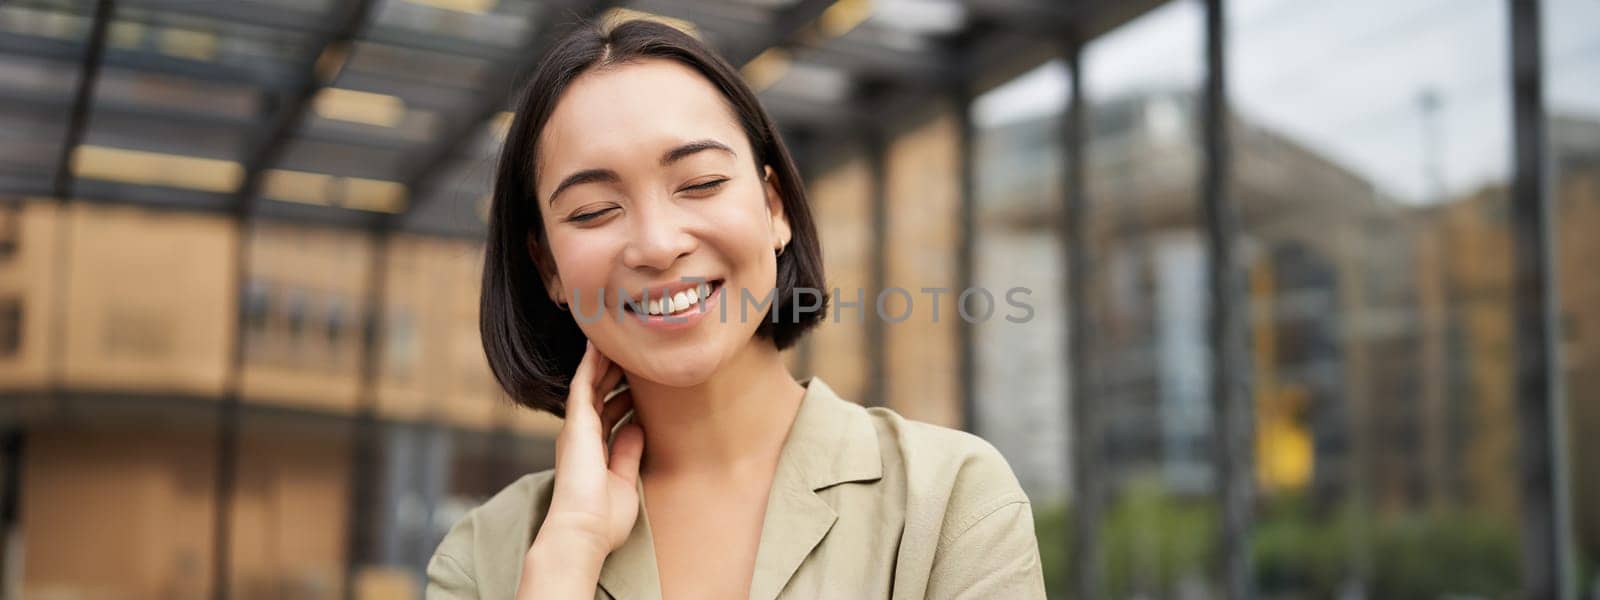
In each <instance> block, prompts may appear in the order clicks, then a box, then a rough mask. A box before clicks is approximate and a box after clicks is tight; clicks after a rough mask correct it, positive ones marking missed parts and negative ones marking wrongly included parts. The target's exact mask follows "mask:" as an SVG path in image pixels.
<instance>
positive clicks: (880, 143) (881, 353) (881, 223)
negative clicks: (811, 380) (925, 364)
mask: <svg viewBox="0 0 1600 600" xmlns="http://www.w3.org/2000/svg"><path fill="white" fill-rule="evenodd" d="M884 136H885V133H884V131H883V130H882V129H881V128H879V127H877V126H869V127H868V128H867V132H866V134H865V136H864V137H865V139H864V140H863V141H864V142H865V145H866V153H867V171H868V177H870V178H871V179H872V185H871V190H872V191H871V194H872V197H871V198H870V199H869V200H870V202H871V203H872V215H871V216H872V239H871V240H869V241H868V248H869V250H868V251H869V252H871V253H872V255H871V257H869V259H868V261H869V263H870V265H871V267H870V268H871V272H870V273H869V274H868V277H870V278H871V279H870V281H868V283H867V293H866V294H865V295H864V297H863V298H862V306H861V310H862V311H864V314H865V315H866V321H867V399H866V400H867V405H868V406H887V405H888V404H889V382H888V380H887V377H888V370H889V369H888V348H885V347H884V343H885V342H886V341H887V338H888V336H887V335H886V334H887V333H888V332H887V331H886V330H885V327H884V326H885V323H884V321H883V319H881V318H879V316H878V312H877V310H878V309H877V298H878V294H879V293H881V292H882V291H883V288H885V287H887V286H888V281H887V279H888V277H889V257H888V254H887V252H888V249H889V239H888V237H889V197H888V190H889V182H888V176H889V175H888V167H887V159H886V157H885V156H884V155H885V153H886V152H887V148H886V144H885V141H884ZM840 293H841V294H842V293H843V292H840Z"/></svg>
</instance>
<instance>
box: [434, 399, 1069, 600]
mask: <svg viewBox="0 0 1600 600" xmlns="http://www.w3.org/2000/svg"><path fill="white" fill-rule="evenodd" d="M802 383H803V384H804V385H805V386H806V393H805V396H804V399H803V400H802V401H801V404H800V411H799V414H798V416H797V417H796V419H795V422H794V425H793V426H792V429H791V430H790V431H789V434H788V437H787V438H786V439H785V440H784V444H783V449H782V450H781V452H780V454H779V458H778V470H777V472H776V473H775V474H774V478H773V482H772V491H771V492H770V494H769V495H768V499H767V509H766V516H765V520H764V521H763V524H762V529H761V542H760V546H759V549H758V550H757V552H756V566H755V575H754V578H753V580H752V581H751V582H750V597H751V598H754V599H759V600H769V599H773V598H829V599H833V598H895V599H907V600H909V599H912V598H917V599H921V598H1004V599H1008V600H1009V599H1029V598H1044V597H1045V591H1044V575H1043V571H1042V570H1041V568H1040V564H1039V546H1038V541H1037V540H1036V538H1035V537H1034V530H1033V513H1032V512H1031V510H1030V507H1029V504H1028V497H1027V495H1025V494H1024V493H1023V491H1022V487H1021V486H1020V485H1018V483H1017V478H1016V476H1015V475H1014V474H1013V473H1012V472H1011V468H1010V466H1009V465H1007V464H1006V461H1005V459H1004V458H1002V457H1001V456H1000V453H999V452H997V451H996V450H995V449H994V446H991V445H990V444H989V443H988V442H986V441H984V440H983V439H981V438H979V437H977V436H974V435H971V434H968V433H965V432H962V431H957V430H954V429H948V428H944V427H938V426H934V425H930V424H926V423H920V422H916V421H910V420H907V419H905V418H903V417H901V416H900V415H899V414H897V413H895V412H893V411H891V410H889V409H887V408H864V407H862V406H860V405H858V404H855V403H853V402H850V401H847V400H844V399H841V398H840V397H839V396H838V395H836V394H835V393H834V391H833V390H832V389H830V388H829V387H828V385H827V384H826V383H823V381H822V380H821V379H820V378H815V377H813V378H810V379H807V380H805V381H803V382H802ZM553 477H554V471H553V470H547V471H542V472H539V473H534V474H531V475H527V476H524V477H522V478H521V479H519V480H517V482H516V483H513V484H511V485H510V486H509V487H507V488H506V489H505V490H503V491H501V492H500V493H498V494H496V495H495V496H494V497H493V498H490V499H489V500H488V501H487V502H485V503H484V504H483V505H482V506H480V507H478V508H475V509H473V510H472V511H470V512H468V513H467V514H466V516H464V517H462V519H461V520H460V521H459V522H457V523H456V524H455V526H454V527H452V528H451V529H450V532H449V533H448V534H447V535H445V538H444V541H442V542H440V544H439V548H438V549H437V550H436V551H435V552H434V555H433V559H432V560H431V561H429V564H428V588H427V598H428V599H429V600H464V599H469V598H470V599H477V598H481V599H484V600H510V599H511V598H513V597H514V596H515V594H516V587H517V581H518V580H519V578H520V577H521V576H522V559H523V555H524V554H525V553H526V552H527V549H528V547H529V545H530V544H532V541H533V538H534V536H535V535H536V534H537V532H538V527H539V523H540V522H542V521H543V517H544V511H545V509H546V508H547V507H548V506H549V503H550V495H551V490H552V487H551V484H552V482H553ZM640 492H641V497H642V495H643V485H642V484H641V485H640ZM650 539H651V538H650V522H649V520H648V519H647V518H646V513H645V505H644V504H643V503H641V505H640V507H639V516H638V519H637V520H636V521H635V522H634V527H633V531H632V533H630V534H629V536H628V539H627V541H626V542H624V543H623V545H622V547H620V548H618V549H617V550H615V551H613V552H612V553H611V554H610V555H609V556H607V557H606V560H605V563H604V566H603V567H602V568H601V570H600V581H599V585H598V586H597V589H596V590H595V598H596V599H597V600H604V599H612V598H616V599H626V600H632V599H635V598H644V599H659V598H660V597H661V588H660V580H659V578H658V576H657V572H656V560H655V552H654V549H653V548H652V546H651V542H650Z"/></svg>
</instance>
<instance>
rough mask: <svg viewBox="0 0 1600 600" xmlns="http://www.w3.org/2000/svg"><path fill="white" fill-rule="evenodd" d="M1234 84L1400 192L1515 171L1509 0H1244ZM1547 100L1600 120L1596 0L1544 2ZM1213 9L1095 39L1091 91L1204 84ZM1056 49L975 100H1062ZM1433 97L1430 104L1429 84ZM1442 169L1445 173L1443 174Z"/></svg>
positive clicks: (1312, 141) (1472, 182) (1005, 113)
mask: <svg viewBox="0 0 1600 600" xmlns="http://www.w3.org/2000/svg"><path fill="white" fill-rule="evenodd" d="M1227 6H1228V9H1227V10H1228V11H1229V12H1228V14H1227V21H1226V27H1227V35H1228V36H1229V38H1228V46H1227V48H1226V52H1227V57H1228V65H1227V66H1228V69H1229V73H1228V82H1227V83H1228V89H1229V99H1230V101H1231V102H1232V103H1233V105H1232V108H1233V110H1235V111H1236V112H1237V113H1238V114H1239V115H1241V116H1242V118H1244V119H1246V120H1247V121H1249V122H1251V123H1253V124H1256V125H1260V126H1265V127H1268V128H1270V129H1272V130H1274V131H1276V132H1278V133H1279V134H1282V135H1286V136H1288V137H1289V138H1290V139H1293V140H1295V141H1296V142H1298V143H1300V144H1302V145H1305V146H1307V147H1309V148H1311V149H1312V150H1314V151H1316V152H1318V153H1320V154H1322V155H1324V156H1326V157H1328V158H1331V159H1332V160H1334V161H1336V162H1338V163H1340V164H1342V165H1344V166H1345V167H1346V168H1349V169H1351V170H1353V171H1355V172H1356V173H1358V174H1359V175H1361V176H1363V177H1365V178H1367V179H1368V180H1369V181H1372V182H1373V183H1374V184H1376V185H1377V186H1378V188H1379V189H1380V190H1381V191H1382V192H1384V193H1386V194H1388V195H1390V196H1391V197H1393V198H1395V199H1396V200H1398V201H1400V202H1406V203H1416V204H1421V203H1427V202H1431V201H1435V200H1437V199H1438V198H1440V197H1452V196H1457V195H1460V194H1463V193H1467V192H1470V191H1472V190H1474V189H1477V188H1478V187H1481V186H1483V185H1485V184H1489V183H1494V182H1499V181H1504V180H1505V179H1506V177H1507V176H1508V174H1509V172H1510V165H1511V156H1510V153H1509V151H1508V148H1509V145H1510V135H1511V96H1510V94H1511V91H1510V85H1509V82H1510V71H1509V69H1510V57H1509V44H1508V37H1509V24H1508V18H1509V16H1508V15H1507V13H1506V4H1505V3H1504V2H1502V1H1500V0H1340V1H1339V2H1305V1H1297V0H1233V1H1231V2H1229V3H1227ZM1544 7H1545V15H1544V17H1545V18H1544V21H1545V23H1546V25H1545V28H1544V36H1545V39H1544V48H1545V52H1544V54H1545V61H1546V64H1545V68H1546V72H1547V83H1546V91H1545V93H1546V98H1547V106H1548V107H1549V110H1550V111H1551V113H1552V114H1562V115H1569V116H1580V117H1586V118H1590V119H1595V120H1600V25H1597V24H1600V0H1547V1H1546V2H1545V3H1544ZM1203 16H1204V15H1203V12H1202V9H1201V6H1200V3H1199V2H1197V1H1195V0H1175V1H1174V2H1170V3H1168V4H1166V5H1163V6H1162V7H1160V8H1158V9H1156V10H1154V11H1151V12H1150V13H1148V14H1146V15H1144V16H1141V17H1140V18H1138V19H1136V20H1134V21H1133V22H1130V23H1128V24H1126V25H1124V26H1122V27H1120V28H1118V29H1117V30H1114V31H1112V32H1111V33H1109V34H1107V35H1105V36H1103V37H1101V38H1100V39H1097V40H1095V41H1094V42H1093V43H1091V44H1090V45H1089V46H1088V47H1087V48H1086V49H1085V52H1084V56H1083V65H1084V73H1083V81H1084V88H1085V89H1084V93H1085V95H1086V96H1087V97H1088V98H1089V99H1090V100H1091V101H1095V100H1100V99H1109V98H1114V97H1117V96H1120V95H1125V94H1138V93H1141V92H1147V91H1152V90H1172V89H1179V90H1191V91H1193V90H1196V89H1197V88H1198V86H1199V85H1200V83H1201V81H1202V78H1203V75H1204V65H1203V63H1202V56H1203V49H1202V43H1203V37H1202V29H1201V28H1202V26H1203ZM1067 79H1068V78H1067V71H1066V67H1065V65H1064V63H1062V62H1061V61H1052V62H1050V63H1047V64H1045V65H1043V66H1041V67H1039V68H1037V69H1034V70H1033V71H1030V72H1028V73H1026V74H1024V75H1023V76H1021V77H1019V78H1017V79H1016V80H1014V81H1012V82H1009V83H1007V84H1006V85H1004V86H1001V87H1000V88H997V89H995V90H993V91H991V92H990V93H988V94H986V95H985V96H983V97H981V98H979V99H978V101H977V103H976V105H975V106H974V119H975V120H976V121H977V123H978V124H979V125H980V126H985V127H988V126H994V125H999V124H1002V123H1006V122H1012V121H1017V120H1024V119H1030V118H1038V117H1041V116H1045V115H1049V114H1053V113H1057V112H1060V111H1061V110H1063V108H1064V107H1065V105H1066V101H1067V85H1068V84H1067ZM1425 95H1431V96H1432V97H1434V98H1436V99H1437V102H1436V104H1435V108H1434V109H1433V110H1431V111H1429V110H1424V102H1423V100H1422V99H1423V97H1424V96H1425ZM1434 174H1437V176H1438V177H1439V178H1440V180H1442V181H1439V182H1438V183H1442V185H1443V189H1442V190H1441V189H1439V187H1438V185H1437V184H1436V182H1435V179H1434Z"/></svg>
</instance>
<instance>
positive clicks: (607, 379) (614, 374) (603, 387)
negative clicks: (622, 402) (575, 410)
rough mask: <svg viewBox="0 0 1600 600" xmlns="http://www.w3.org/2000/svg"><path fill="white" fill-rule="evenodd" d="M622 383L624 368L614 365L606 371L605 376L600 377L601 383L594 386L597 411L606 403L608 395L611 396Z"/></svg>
mask: <svg viewBox="0 0 1600 600" xmlns="http://www.w3.org/2000/svg"><path fill="white" fill-rule="evenodd" d="M621 381H622V367H621V366H620V365H617V364H616V363H612V365H611V367H610V368H608V369H606V373H605V375H602V376H601V377H600V382H599V383H596V384H595V386H594V407H595V410H596V411H598V410H599V409H600V406H601V405H602V404H604V403H605V402H606V394H610V393H611V391H612V390H615V389H617V383H618V382H621Z"/></svg>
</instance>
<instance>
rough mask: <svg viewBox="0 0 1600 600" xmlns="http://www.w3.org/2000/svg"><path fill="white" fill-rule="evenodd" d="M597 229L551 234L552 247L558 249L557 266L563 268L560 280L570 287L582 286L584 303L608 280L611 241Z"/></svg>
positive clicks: (576, 288)
mask: <svg viewBox="0 0 1600 600" xmlns="http://www.w3.org/2000/svg"><path fill="white" fill-rule="evenodd" d="M592 233H594V232H582V233H578V232H563V233H555V234H552V235H551V236H550V249H551V251H552V252H554V253H555V261H556V268H557V269H558V270H559V271H560V272H561V284H562V286H563V287H565V288H566V289H567V295H568V297H571V295H572V290H583V294H584V298H583V301H584V302H585V303H587V302H589V301H590V298H592V297H594V294H595V292H596V291H597V290H598V289H599V288H600V287H602V286H604V285H605V284H606V274H608V273H610V269H609V268H607V267H606V265H607V264H608V263H609V261H610V256H611V254H610V252H611V250H610V248H611V243H610V242H608V241H607V240H606V239H605V237H604V236H601V235H585V234H592Z"/></svg>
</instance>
